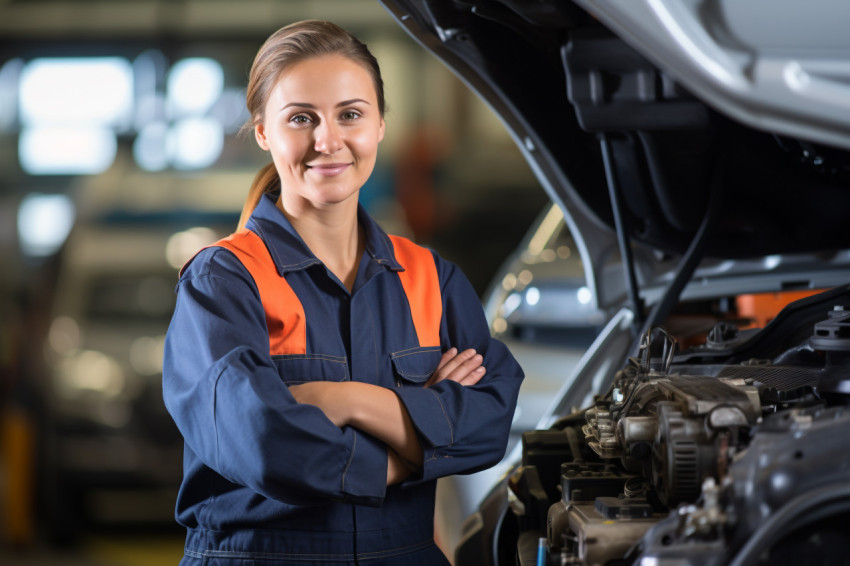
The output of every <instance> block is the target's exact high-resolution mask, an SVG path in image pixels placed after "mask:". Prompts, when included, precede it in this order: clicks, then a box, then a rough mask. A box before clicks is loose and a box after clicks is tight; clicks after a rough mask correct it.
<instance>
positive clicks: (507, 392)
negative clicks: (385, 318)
mask: <svg viewBox="0 0 850 566" xmlns="http://www.w3.org/2000/svg"><path fill="white" fill-rule="evenodd" d="M436 261H437V268H438V273H439V276H440V288H441V293H442V302H443V319H442V322H441V328H440V334H441V341H442V343H443V349H444V350H445V349H447V348H450V347H452V346H454V347H457V348H458V350H464V349H467V348H475V350H476V351H477V352H478V353H479V354H482V355H483V356H484V367H486V368H487V373H486V374H485V376H484V377H483V378H482V379H481V381H479V382H478V383H477V384H475V385H472V386H463V385H460V384H458V383H456V382H454V381H449V380H444V381H441V382H440V383H438V384H436V385H434V386H432V387H427V388H415V387H413V388H403V389H399V390H397V393H398V395H399V396H400V398H401V400H402V403H403V404H404V406H405V408H406V409H407V412H408V413H409V414H410V418H411V420H412V421H413V425H414V427H416V430H417V432H418V434H419V439H420V443H421V444H422V448H423V450H424V454H423V469H422V474H421V476H419V477H417V478H415V479H413V480H409V481H408V482H407V483H408V484H410V483H418V482H420V481H427V480H431V479H434V478H438V477H443V476H447V475H451V474H458V473H473V472H476V471H479V470H482V469H485V468H488V467H490V466H492V465H494V464H496V463H498V462H499V460H501V459H502V457H503V456H504V454H505V449H506V447H507V442H508V436H509V434H510V427H511V422H512V420H513V415H514V411H515V409H516V402H517V395H518V394H519V387H520V385H521V384H522V380H523V378H524V374H523V372H522V369H521V368H520V366H519V364H518V363H517V361H516V360H515V359H514V357H513V356H512V355H511V353H510V352H509V351H508V348H507V346H505V345H504V344H503V343H502V342H500V341H499V340H496V339H495V338H492V337H491V336H490V329H489V327H488V325H487V322H486V319H485V317H484V311H483V308H482V307H481V302H480V300H479V298H478V295H477V294H476V293H475V290H474V289H473V288H472V285H471V284H470V283H469V281H468V280H467V278H466V276H465V275H464V274H463V273H462V272H461V271H460V269H459V268H457V266H455V265H454V264H452V263H450V262H447V261H444V260H442V259H440V258H439V257H437V258H436Z"/></svg>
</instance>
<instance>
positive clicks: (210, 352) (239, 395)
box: [163, 248, 387, 505]
mask: <svg viewBox="0 0 850 566" xmlns="http://www.w3.org/2000/svg"><path fill="white" fill-rule="evenodd" d="M268 341H269V337H268V330H267V327H266V320H265V312H264V310H263V307H262V304H261V303H260V298H259V293H258V291H257V289H256V286H255V285H254V282H253V279H252V278H251V276H250V275H249V274H248V272H247V270H246V269H245V268H244V267H243V266H242V264H241V263H240V262H239V261H238V259H236V257H235V256H234V255H233V254H232V253H231V252H230V251H228V250H224V249H221V248H211V249H208V250H205V251H203V252H201V253H200V254H199V255H198V256H197V257H196V258H195V259H194V261H193V262H192V263H191V264H190V265H189V266H188V268H187V269H186V270H185V272H184V273H183V275H182V276H181V278H180V281H179V283H178V287H177V306H176V309H175V312H174V316H173V318H172V321H171V324H170V326H169V329H168V333H167V335H166V345H165V357H164V363H163V397H164V400H165V405H166V407H167V409H168V411H169V413H170V414H171V416H172V418H173V419H174V421H175V423H176V424H177V428H178V429H179V430H180V432H181V434H182V435H183V438H184V440H185V442H186V443H187V445H188V446H189V447H190V448H191V450H192V451H193V452H194V453H195V454H196V455H197V456H198V457H199V458H200V459H201V460H202V462H203V463H204V465H206V466H207V467H209V468H211V469H212V470H214V471H216V472H217V473H218V474H220V475H221V476H223V477H224V478H226V479H227V480H229V481H230V482H233V483H236V484H239V485H243V486H246V487H248V488H250V489H252V490H254V491H255V492H257V493H259V494H261V495H263V496H265V497H269V498H272V499H278V500H281V501H285V502H287V503H291V504H301V505H303V504H320V503H322V502H324V501H327V500H329V499H330V500H336V501H350V502H353V503H358V504H366V505H380V503H381V502H382V501H383V497H384V494H385V491H386V469H387V453H386V447H384V446H383V445H382V444H381V443H379V442H378V441H377V440H375V439H374V438H372V437H370V436H368V435H366V434H364V433H361V432H359V431H356V430H355V429H353V428H351V427H346V428H344V429H340V428H339V427H337V426H336V425H334V424H333V423H332V422H331V421H330V420H329V419H328V418H327V417H326V416H325V415H324V413H323V412H322V411H321V410H320V409H319V408H317V407H314V406H312V405H307V404H299V403H297V402H296V401H295V399H294V398H293V396H292V395H291V394H290V392H289V389H288V388H287V386H286V384H285V383H284V381H283V380H282V379H281V377H280V375H279V374H278V371H277V369H276V368H275V365H274V362H273V361H272V358H271V356H270V354H269V343H268Z"/></svg>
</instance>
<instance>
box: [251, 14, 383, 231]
mask: <svg viewBox="0 0 850 566" xmlns="http://www.w3.org/2000/svg"><path fill="white" fill-rule="evenodd" d="M322 55H343V56H345V57H348V58H349V59H351V60H352V61H354V62H355V63H358V64H360V65H362V66H363V68H364V69H366V70H367V71H368V72H369V74H370V75H372V81H373V82H374V83H375V92H376V94H377V97H378V110H379V111H380V112H381V116H383V115H384V113H385V110H386V102H385V101H384V81H383V80H382V79H381V69H380V68H379V67H378V61H377V60H376V59H375V57H374V56H373V55H372V53H370V52H369V49H368V48H367V47H366V45H365V44H364V43H362V42H361V41H360V40H358V39H357V38H356V37H354V36H353V35H351V34H350V33H348V32H347V31H345V30H344V29H342V28H341V27H339V26H338V25H336V24H333V23H331V22H325V21H320V20H306V21H303V22H296V23H294V24H290V25H288V26H286V27H283V28H281V29H279V30H277V31H276V32H275V33H273V34H272V35H271V36H270V37H269V38H268V39H267V40H266V42H265V43H264V44H263V45H262V47H260V50H259V51H258V52H257V56H256V57H255V58H254V63H253V65H252V66H251V73H250V75H249V78H248V88H247V91H246V94H245V99H246V100H245V102H246V104H247V106H248V112H249V113H250V114H251V118H250V120H249V121H248V122H247V123H246V124H245V125H244V126H243V131H244V130H250V129H252V128H254V127H255V126H257V125H259V124H262V122H263V119H264V118H265V116H264V115H263V113H264V110H265V108H266V102H267V101H268V99H269V96H270V94H271V91H272V89H273V88H274V86H275V84H276V83H277V80H278V78H279V77H280V75H281V73H283V72H284V71H285V70H286V69H288V68H289V67H291V66H292V65H294V64H296V63H300V62H301V61H304V60H306V59H310V58H312V57H319V56H322ZM279 188H280V177H279V176H278V174H277V170H276V169H275V167H274V163H269V164H268V165H266V166H265V167H263V168H262V169H260V171H259V172H258V173H257V175H256V177H254V181H253V183H251V189H250V190H249V191H248V197H247V198H246V200H245V205H244V206H243V207H242V215H241V216H240V217H239V226H238V228H240V229H241V228H243V227H244V226H245V223H246V222H247V221H248V217H249V216H251V213H252V212H253V211H254V208H256V206H257V203H259V202H260V198H261V197H262V196H263V195H264V194H267V193H271V192H275V191H277V190H279Z"/></svg>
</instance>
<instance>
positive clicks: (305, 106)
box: [281, 98, 369, 110]
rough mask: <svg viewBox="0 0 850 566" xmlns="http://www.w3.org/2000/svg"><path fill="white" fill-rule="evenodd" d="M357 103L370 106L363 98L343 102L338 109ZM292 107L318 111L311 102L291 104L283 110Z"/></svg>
mask: <svg viewBox="0 0 850 566" xmlns="http://www.w3.org/2000/svg"><path fill="white" fill-rule="evenodd" d="M357 102H362V103H363V104H369V101H368V100H363V99H362V98H352V99H351V100H343V101H342V102H340V103H339V104H337V105H336V107H337V108H341V107H342V106H349V105H351V104H355V103H357ZM290 106H296V107H298V108H309V109H311V110H315V109H316V105H315V104H310V103H309V102H290V103H289V104H287V105H286V106H284V107H283V108H281V110H286V109H287V108H289V107H290Z"/></svg>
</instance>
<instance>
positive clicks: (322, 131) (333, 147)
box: [315, 121, 343, 154]
mask: <svg viewBox="0 0 850 566" xmlns="http://www.w3.org/2000/svg"><path fill="white" fill-rule="evenodd" d="M315 132H316V134H315V135H316V143H315V149H316V151H318V152H319V153H326V154H332V153H336V152H337V151H339V150H340V149H341V148H342V146H343V142H342V132H340V129H339V125H338V124H336V123H335V122H333V121H325V122H322V123H321V124H319V126H318V127H317V128H316V129H315Z"/></svg>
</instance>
